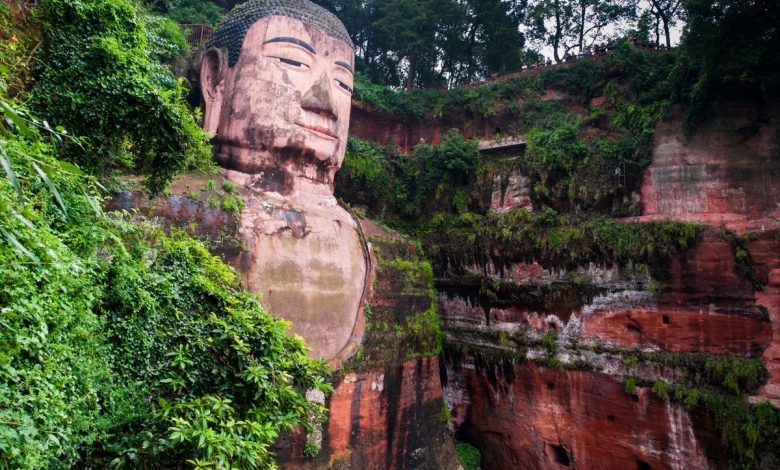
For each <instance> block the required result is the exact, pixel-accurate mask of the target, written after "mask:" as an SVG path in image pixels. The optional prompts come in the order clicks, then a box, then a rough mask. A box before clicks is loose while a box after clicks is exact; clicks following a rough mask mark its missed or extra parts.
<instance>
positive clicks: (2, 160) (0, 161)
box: [0, 149, 22, 198]
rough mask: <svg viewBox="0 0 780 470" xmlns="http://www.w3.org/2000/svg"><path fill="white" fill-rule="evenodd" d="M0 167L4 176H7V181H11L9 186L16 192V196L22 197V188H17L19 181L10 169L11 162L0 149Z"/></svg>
mask: <svg viewBox="0 0 780 470" xmlns="http://www.w3.org/2000/svg"><path fill="white" fill-rule="evenodd" d="M0 165H2V167H3V170H5V174H6V175H8V179H9V180H11V186H13V187H14V189H15V190H16V194H18V195H19V197H20V198H21V197H22V188H20V187H19V181H18V180H17V179H16V175H15V174H14V170H13V169H12V168H11V162H10V161H9V160H8V156H7V155H6V154H5V152H4V151H3V150H2V149H0Z"/></svg>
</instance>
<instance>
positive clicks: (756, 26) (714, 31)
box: [678, 0, 780, 128]
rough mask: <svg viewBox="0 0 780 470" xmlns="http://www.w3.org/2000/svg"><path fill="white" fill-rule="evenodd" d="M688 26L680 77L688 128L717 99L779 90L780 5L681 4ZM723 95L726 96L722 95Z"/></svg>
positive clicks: (733, 1)
mask: <svg viewBox="0 0 780 470" xmlns="http://www.w3.org/2000/svg"><path fill="white" fill-rule="evenodd" d="M683 3H684V5H685V7H686V13H687V14H686V18H687V21H688V26H687V28H686V31H685V35H684V38H683V47H682V48H681V53H680V59H679V66H678V74H679V75H680V79H679V80H680V86H681V87H682V88H683V90H682V93H683V94H684V96H685V104H686V107H687V116H686V117H687V119H686V121H687V122H686V123H687V125H688V127H689V128H692V127H694V126H695V125H696V124H698V123H700V122H702V121H704V120H705V119H706V118H707V116H708V115H709V114H711V112H712V111H713V110H714V109H716V108H717V105H718V103H719V101H720V98H721V97H722V96H723V95H725V97H729V96H734V95H735V94H742V95H744V96H755V95H759V96H760V95H764V96H772V95H776V94H777V91H778V90H780V58H778V54H777V51H778V48H780V31H779V30H778V28H777V24H778V23H780V5H778V4H777V2H775V1H773V0H730V1H718V0H685V1H684V2H683ZM724 92H725V93H724Z"/></svg>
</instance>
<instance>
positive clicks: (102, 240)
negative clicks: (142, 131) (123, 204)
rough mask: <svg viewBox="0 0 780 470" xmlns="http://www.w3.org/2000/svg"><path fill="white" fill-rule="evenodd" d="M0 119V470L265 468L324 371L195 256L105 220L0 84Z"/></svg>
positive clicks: (167, 239) (43, 130)
mask: <svg viewBox="0 0 780 470" xmlns="http://www.w3.org/2000/svg"><path fill="white" fill-rule="evenodd" d="M2 71H3V72H6V71H7V70H6V68H5V66H3V67H2ZM96 106H97V104H96ZM0 114H2V116H3V117H4V123H5V124H4V125H3V126H2V127H0V285H2V289H0V312H2V315H1V316H0V462H2V463H3V464H4V466H6V467H9V468H72V467H92V468H94V467H106V466H108V465H120V466H122V465H125V466H133V467H150V466H151V467H156V466H160V467H166V468H173V467H177V466H179V465H181V464H182V463H183V462H185V461H186V462H190V464H191V465H193V466H195V467H198V468H252V467H271V466H273V465H274V461H273V455H272V454H271V453H270V450H269V446H270V444H272V443H273V442H274V441H275V439H276V437H277V435H278V433H279V432H280V431H282V430H285V429H289V428H290V427H292V426H295V425H303V426H304V427H307V426H309V425H310V424H311V423H312V421H318V420H319V419H321V417H322V416H323V413H324V409H323V408H322V407H320V406H319V405H315V404H312V403H309V402H307V401H306V399H305V397H304V394H303V392H304V391H305V390H307V389H312V388H317V389H320V390H328V389H329V386H328V385H327V384H326V383H325V382H324V374H325V373H326V366H325V365H324V364H322V363H320V362H316V361H312V360H310V359H309V358H308V357H307V355H306V352H307V350H306V347H305V345H304V343H303V341H302V340H301V339H294V338H292V337H290V336H289V335H288V334H287V332H286V331H285V327H286V325H285V323H283V322H281V321H279V320H277V319H275V318H273V317H271V316H270V315H269V314H268V313H267V312H265V311H264V310H263V309H262V308H261V307H260V305H259V304H258V302H257V299H255V298H254V297H253V296H251V295H250V294H247V293H244V292H241V291H240V290H239V283H238V276H237V275H236V273H235V272H234V271H232V269H231V268H229V267H228V266H227V265H225V264H224V263H222V262H221V261H220V260H219V259H218V258H216V257H214V256H212V255H210V254H209V253H208V251H207V250H206V248H205V247H204V246H203V244H202V243H200V242H197V241H194V240H192V239H189V238H186V237H184V236H182V235H178V234H173V235H172V236H166V235H165V234H164V233H162V231H160V230H159V229H154V228H151V227H147V226H143V225H136V224H133V223H130V222H128V220H127V219H126V218H125V217H124V216H123V215H122V214H105V213H104V212H103V211H102V209H101V203H102V198H101V197H100V196H99V195H98V188H99V184H98V183H97V180H95V179H94V178H93V177H90V176H88V175H86V174H85V173H84V172H82V170H80V169H79V168H78V167H76V166H74V165H73V164H71V163H66V162H64V161H62V160H58V159H57V157H58V155H59V154H60V152H61V151H62V149H63V147H64V146H66V145H73V141H71V140H70V138H68V137H67V136H66V135H65V134H64V132H63V131H57V130H52V129H51V128H50V127H49V126H48V125H47V124H45V123H44V122H43V121H40V120H38V119H36V118H34V117H33V115H32V114H30V113H29V112H28V111H26V110H25V108H24V107H23V106H22V105H21V104H20V103H18V102H14V101H10V100H9V99H8V98H7V97H6V85H5V84H4V83H3V82H2V81H0ZM147 131H148V132H149V133H153V130H152V129H147Z"/></svg>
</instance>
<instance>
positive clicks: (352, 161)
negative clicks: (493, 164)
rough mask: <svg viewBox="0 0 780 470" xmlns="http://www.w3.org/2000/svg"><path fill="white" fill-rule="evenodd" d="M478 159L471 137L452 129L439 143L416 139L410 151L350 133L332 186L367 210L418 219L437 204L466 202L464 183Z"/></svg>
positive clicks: (457, 206)
mask: <svg viewBox="0 0 780 470" xmlns="http://www.w3.org/2000/svg"><path fill="white" fill-rule="evenodd" d="M478 163H479V153H478V152H477V146H476V143H475V142H470V141H467V140H465V139H463V137H461V135H460V134H459V133H458V132H457V131H455V130H452V131H450V132H448V133H447V134H445V135H444V136H443V138H442V142H441V145H432V144H428V143H424V142H421V143H420V144H418V145H416V146H415V147H414V150H413V151H412V153H411V155H400V154H398V153H397V152H396V151H395V150H393V149H392V148H384V149H383V148H382V147H379V146H377V145H375V144H372V143H370V142H364V141H360V140H357V139H350V141H349V144H348V146H347V155H346V158H345V160H344V166H343V167H342V170H341V171H340V172H339V173H338V175H337V176H336V180H337V181H336V187H337V188H338V194H339V196H341V197H344V198H345V199H347V200H349V201H350V202H352V203H358V204H364V203H365V204H367V205H368V206H369V209H370V210H371V212H372V214H375V215H385V216H389V217H393V216H396V217H401V218H406V219H414V220H418V221H420V222H422V221H423V220H425V219H427V218H428V217H429V216H430V214H432V213H433V212H435V211H436V210H437V208H440V207H444V208H445V210H453V211H462V210H464V209H465V208H466V206H467V204H468V201H469V197H468V195H467V194H466V193H465V188H466V187H467V185H468V184H469V183H470V182H471V181H472V180H473V178H474V176H475V171H476V169H477V164H478ZM377 194H382V195H383V196H384V197H382V198H376V197H375V195H377Z"/></svg>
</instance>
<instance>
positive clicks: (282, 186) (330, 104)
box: [200, 0, 369, 362]
mask: <svg viewBox="0 0 780 470" xmlns="http://www.w3.org/2000/svg"><path fill="white" fill-rule="evenodd" d="M353 68H354V47H353V45H352V42H351V40H350V38H349V35H348V34H347V31H346V29H345V28H344V25H343V24H342V23H341V21H339V20H338V19H337V18H336V17H335V16H334V15H332V14H331V13H329V12H328V11H326V10H325V9H323V8H321V7H319V6H317V5H315V4H313V3H311V2H309V1H307V0H265V1H263V0H250V1H248V2H246V3H244V4H242V5H240V6H239V7H236V8H235V9H234V10H233V11H232V12H230V13H229V14H228V15H227V17H226V18H225V20H224V21H223V22H222V23H221V24H220V26H219V27H218V28H217V30H216V32H215V33H214V35H213V36H212V38H211V39H210V40H209V41H208V43H207V44H206V50H205V52H204V54H203V58H202V61H201V70H200V82H201V92H202V94H203V98H204V104H205V105H204V127H205V128H206V130H208V131H211V132H213V133H214V139H213V142H214V144H215V148H214V154H215V158H216V160H217V162H218V163H219V164H220V165H221V166H223V167H224V168H225V169H226V170H225V174H226V177H227V178H228V179H230V180H232V181H234V182H236V183H238V184H240V185H242V186H243V187H244V188H246V191H247V194H248V196H247V197H245V199H246V202H247V204H246V208H245V209H244V210H243V211H242V213H241V219H242V221H241V230H242V234H243V237H244V239H245V241H246V243H247V249H248V252H249V255H248V256H247V257H246V259H244V260H243V261H242V266H241V270H242V271H243V279H244V283H245V286H246V287H247V288H248V289H249V290H251V291H254V292H260V293H262V295H263V302H264V304H265V305H266V306H267V307H268V308H269V309H270V310H271V311H272V312H273V313H274V314H276V315H279V316H281V317H283V318H285V319H287V320H290V321H291V322H292V323H293V332H295V333H297V334H300V335H301V336H303V337H304V338H305V339H306V340H307V342H308V343H309V345H310V346H311V347H312V349H313V354H314V355H315V356H317V357H322V358H324V359H326V360H329V361H331V362H339V360H340V359H341V358H343V357H344V356H345V355H347V354H348V353H349V351H350V350H351V349H352V348H353V347H354V343H355V338H353V331H354V329H355V325H356V321H357V319H358V317H359V311H360V309H361V308H362V303H363V298H364V296H365V289H366V284H367V281H366V278H367V272H368V269H369V268H368V256H367V252H366V247H365V246H364V243H363V242H362V241H361V237H360V236H359V232H358V226H357V223H356V221H355V220H354V219H353V218H352V217H351V216H350V214H349V213H348V212H347V211H346V210H344V209H343V208H342V207H340V206H339V205H338V204H337V202H336V199H335V198H334V196H333V178H334V175H335V173H336V171H337V170H338V169H339V167H340V166H341V163H342V161H343V159H344V151H345V148H346V143H347V133H348V131H349V114H350V107H351V94H352V83H353V73H354V69H353Z"/></svg>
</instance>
